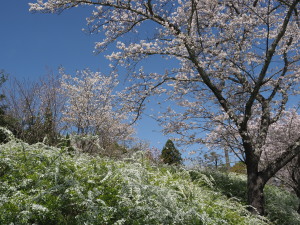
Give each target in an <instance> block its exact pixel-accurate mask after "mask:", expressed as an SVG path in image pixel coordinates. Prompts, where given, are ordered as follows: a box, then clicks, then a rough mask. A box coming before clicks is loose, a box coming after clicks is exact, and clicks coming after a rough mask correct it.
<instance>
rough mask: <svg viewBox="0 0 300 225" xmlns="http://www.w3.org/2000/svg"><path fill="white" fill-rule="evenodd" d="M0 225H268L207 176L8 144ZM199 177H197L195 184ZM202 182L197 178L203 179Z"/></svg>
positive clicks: (1, 165) (2, 163)
mask: <svg viewBox="0 0 300 225" xmlns="http://www.w3.org/2000/svg"><path fill="white" fill-rule="evenodd" d="M0 176H1V179H0V224H3V225H5V224H70V225H71V224H72V225H76V224H101V225H102V224H128V225H131V224H205V225H207V224H208V225H209V224H211V225H215V224H267V221H265V220H263V219H262V218H259V217H255V216H253V215H251V214H250V213H249V212H248V211H247V210H246V208H245V207H244V206H243V205H241V204H240V203H239V202H238V201H236V200H234V199H228V198H226V197H225V196H224V195H222V194H221V193H219V192H216V191H215V190H213V189H212V186H211V184H212V183H211V181H210V178H209V176H205V175H201V176H198V178H199V179H194V181H193V182H192V180H191V176H190V174H189V172H188V171H186V170H184V169H180V168H176V167H170V166H164V167H154V166H151V164H150V163H148V162H147V161H146V157H145V156H144V153H141V152H137V153H136V154H135V155H133V157H132V158H131V159H127V161H112V160H109V159H105V158H100V157H98V156H96V157H95V156H90V155H87V154H80V155H76V154H73V155H70V154H67V153H66V151H65V149H64V148H63V149H59V148H55V147H49V146H46V145H44V144H42V143H37V144H34V145H28V144H26V143H23V142H21V141H18V140H12V141H10V142H8V143H6V144H3V145H1V151H0ZM200 177H201V179H200ZM200 180H201V181H200Z"/></svg>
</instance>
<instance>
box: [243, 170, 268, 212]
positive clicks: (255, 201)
mask: <svg viewBox="0 0 300 225" xmlns="http://www.w3.org/2000/svg"><path fill="white" fill-rule="evenodd" d="M257 168H258V165H247V170H248V172H247V178H248V179H247V191H248V204H249V205H250V206H251V207H249V208H248V209H249V211H250V212H252V213H254V214H259V215H264V213H265V209H264V204H265V198H264V186H265V181H264V180H263V178H262V177H261V176H260V175H259V173H258V170H257Z"/></svg>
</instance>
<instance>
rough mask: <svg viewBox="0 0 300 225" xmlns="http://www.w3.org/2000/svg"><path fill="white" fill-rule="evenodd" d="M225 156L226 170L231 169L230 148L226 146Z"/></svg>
mask: <svg viewBox="0 0 300 225" xmlns="http://www.w3.org/2000/svg"><path fill="white" fill-rule="evenodd" d="M224 156H225V165H226V170H227V171H229V169H230V159H229V150H228V148H226V147H225V148H224Z"/></svg>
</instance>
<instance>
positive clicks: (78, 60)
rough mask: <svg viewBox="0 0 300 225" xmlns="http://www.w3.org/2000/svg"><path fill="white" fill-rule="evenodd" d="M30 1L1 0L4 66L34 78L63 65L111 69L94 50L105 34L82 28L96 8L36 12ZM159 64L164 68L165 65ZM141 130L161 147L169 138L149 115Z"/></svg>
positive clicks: (1, 62) (0, 51)
mask: <svg viewBox="0 0 300 225" xmlns="http://www.w3.org/2000/svg"><path fill="white" fill-rule="evenodd" d="M29 2H34V1H33V0H32V1H30V0H21V1H20V0H8V1H2V2H1V4H0V6H1V7H0V30H1V35H0V69H4V70H5V71H6V72H7V73H9V74H10V75H11V76H13V77H17V78H20V79H22V78H24V77H25V78H30V79H33V80H34V79H37V78H38V77H40V76H43V75H45V74H47V71H49V70H52V71H53V72H54V73H56V72H57V69H58V67H59V66H63V67H64V68H65V69H66V71H67V72H68V73H71V74H74V73H75V71H76V70H81V69H84V68H87V67H89V68H90V69H91V70H94V71H96V70H97V71H102V72H104V73H105V72H107V71H108V70H109V69H108V63H109V61H108V60H106V59H105V58H104V56H103V55H95V54H93V50H94V43H95V42H96V41H99V40H101V39H102V37H100V36H99V35H89V34H87V33H84V32H83V31H82V28H86V20H85V18H86V17H87V16H89V15H90V12H91V10H92V8H77V9H72V10H67V11H65V12H63V13H62V14H60V15H56V14H41V13H36V14H33V13H30V12H29V6H28V3H29ZM156 63H157V62H156ZM148 66H151V65H148ZM156 66H157V67H161V69H163V65H159V64H156ZM152 67H153V66H152ZM150 107H155V103H154V105H152V106H150ZM137 132H138V134H137V136H138V137H139V138H141V139H144V140H146V141H149V142H150V143H151V145H152V146H154V147H158V148H159V149H162V147H163V145H164V143H165V142H166V141H167V139H168V138H167V137H164V136H163V135H162V134H161V132H160V127H159V126H158V125H157V123H156V122H155V121H154V120H152V119H150V118H148V117H146V116H144V117H143V119H142V120H141V121H140V122H139V125H138V127H137Z"/></svg>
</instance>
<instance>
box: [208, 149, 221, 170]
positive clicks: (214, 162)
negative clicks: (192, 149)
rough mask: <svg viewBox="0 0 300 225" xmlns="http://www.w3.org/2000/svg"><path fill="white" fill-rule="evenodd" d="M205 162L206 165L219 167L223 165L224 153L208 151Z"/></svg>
mask: <svg viewBox="0 0 300 225" xmlns="http://www.w3.org/2000/svg"><path fill="white" fill-rule="evenodd" d="M204 162H205V164H206V165H205V166H206V167H213V168H215V169H218V168H219V167H220V166H221V165H222V155H220V154H218V153H216V152H209V153H206V154H204Z"/></svg>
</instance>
